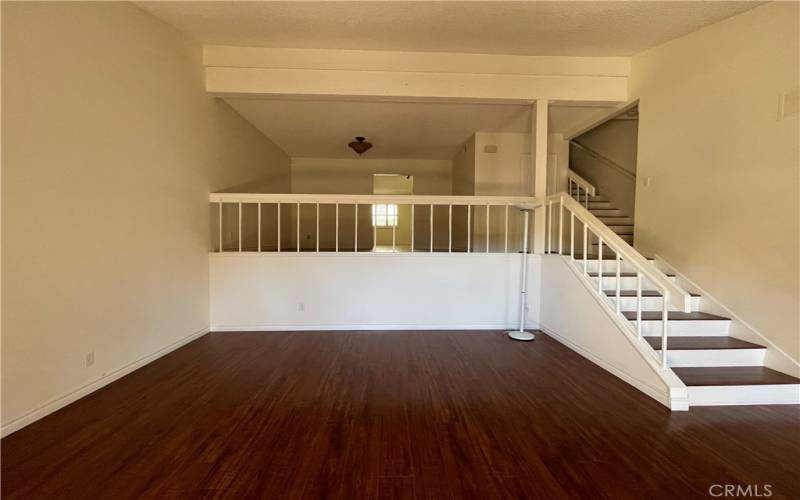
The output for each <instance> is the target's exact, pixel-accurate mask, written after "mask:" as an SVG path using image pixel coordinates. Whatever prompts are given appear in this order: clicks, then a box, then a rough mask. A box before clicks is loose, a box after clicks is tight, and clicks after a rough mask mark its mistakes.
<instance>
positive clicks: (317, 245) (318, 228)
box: [317, 202, 319, 253]
mask: <svg viewBox="0 0 800 500" xmlns="http://www.w3.org/2000/svg"><path fill="white" fill-rule="evenodd" d="M317 253H319V202H317Z"/></svg>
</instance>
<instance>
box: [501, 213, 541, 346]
mask: <svg viewBox="0 0 800 500" xmlns="http://www.w3.org/2000/svg"><path fill="white" fill-rule="evenodd" d="M529 215H530V210H528V209H524V210H522V219H523V228H522V234H523V238H522V273H521V274H522V285H520V291H519V330H509V331H508V332H506V333H507V334H508V336H509V337H510V338H512V339H514V340H523V341H529V340H533V339H534V338H536V337H535V336H534V335H533V334H532V333H531V332H526V331H525V306H526V305H527V298H528V217H529Z"/></svg>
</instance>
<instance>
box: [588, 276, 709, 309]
mask: <svg viewBox="0 0 800 500" xmlns="http://www.w3.org/2000/svg"><path fill="white" fill-rule="evenodd" d="M595 282H596V281H595ZM609 299H611V301H612V302H616V300H617V297H616V296H613V295H612V296H610V297H609ZM620 301H621V302H620V310H621V311H635V310H636V297H620ZM663 303H664V300H663V297H642V311H661V307H662V304H663ZM691 303H692V310H693V311H697V310H698V309H699V308H700V297H692V298H691ZM669 310H670V311H675V310H677V309H676V308H674V307H672V306H670V308H669Z"/></svg>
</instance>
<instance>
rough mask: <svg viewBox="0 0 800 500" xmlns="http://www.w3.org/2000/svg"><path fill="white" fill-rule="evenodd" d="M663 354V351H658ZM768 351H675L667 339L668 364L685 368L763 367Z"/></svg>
mask: <svg viewBox="0 0 800 500" xmlns="http://www.w3.org/2000/svg"><path fill="white" fill-rule="evenodd" d="M658 352H659V354H661V351H660V350H659V351H658ZM766 352H767V350H766V349H763V348H762V349H692V350H689V349H687V350H685V351H681V350H673V349H670V348H669V339H667V364H668V365H669V366H672V367H684V366H762V365H763V364H764V354H765V353H766Z"/></svg>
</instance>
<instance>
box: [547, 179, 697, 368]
mask: <svg viewBox="0 0 800 500" xmlns="http://www.w3.org/2000/svg"><path fill="white" fill-rule="evenodd" d="M556 205H557V207H556ZM545 207H546V210H547V217H546V219H547V221H548V229H547V241H546V242H545V244H546V246H545V249H546V251H547V252H548V253H555V252H558V253H559V254H566V255H569V256H570V258H571V260H572V261H573V262H579V263H581V261H582V266H581V267H582V275H583V278H584V279H585V280H586V281H587V282H588V283H590V284H591V285H593V286H594V285H595V282H594V281H592V279H591V277H590V276H589V272H588V248H589V247H588V240H589V238H590V237H595V238H596V239H597V243H598V244H597V254H596V255H594V256H593V258H592V259H591V260H594V259H597V282H596V288H595V292H596V293H597V294H598V295H599V296H601V297H602V299H603V303H605V304H606V305H607V306H608V307H609V308H611V309H612V311H613V313H614V314H617V315H620V316H623V317H624V314H623V313H624V312H625V311H621V310H620V304H621V296H620V288H621V287H620V283H621V271H622V264H623V263H627V264H628V265H629V266H630V267H632V268H633V269H634V272H635V273H636V311H635V312H636V317H635V322H634V323H631V322H630V321H626V324H628V325H630V331H629V333H630V334H631V335H633V336H635V338H636V339H638V340H639V341H642V280H643V278H647V280H648V281H649V282H650V283H651V284H652V285H653V287H654V288H655V289H656V290H657V291H658V292H659V293H660V294H661V296H662V298H663V300H662V307H661V352H660V353H657V352H656V350H655V349H653V348H651V350H652V352H653V354H654V356H655V357H656V359H657V360H658V361H659V362H660V363H661V367H662V369H666V368H667V332H668V328H669V307H670V305H672V306H673V307H675V309H676V310H678V311H683V312H691V311H692V303H691V295H690V294H689V293H688V292H687V291H686V290H684V289H682V288H681V287H679V286H678V285H676V284H675V283H674V282H672V281H671V280H670V279H669V278H667V276H666V275H664V273H662V272H661V271H659V270H658V269H656V268H655V266H653V265H652V264H651V263H650V262H649V261H648V260H647V259H646V258H645V257H643V256H642V255H641V254H640V253H639V252H637V251H636V250H635V249H634V248H633V247H632V246H630V245H629V244H628V243H627V242H626V241H625V240H623V239H622V238H620V237H619V235H617V234H616V233H615V232H614V231H612V230H611V229H609V228H608V226H606V225H605V224H603V223H602V222H601V221H600V220H599V219H597V217H595V216H594V215H593V214H592V213H591V212H589V211H588V210H587V209H586V208H585V207H584V206H582V205H581V203H579V202H578V201H576V200H575V199H573V198H572V197H571V196H570V195H568V194H566V193H558V194H554V195H552V196H549V197H547V200H546V205H545ZM555 210H558V222H557V223H554V222H553V214H554V212H555ZM565 210H566V211H567V212H568V214H567V215H568V217H569V224H568V226H567V225H565V222H564V211H565ZM576 220H577V221H578V222H579V223H580V224H581V225H582V231H583V235H582V243H583V254H582V255H580V256H576V253H575V231H576V228H575V226H576V224H575V221H576ZM567 237H568V239H569V248H568V249H566V248H565V242H564V240H565V238H567ZM554 240H556V241H554ZM604 245H605V246H607V247H608V248H610V249H611V250H612V251H613V252H614V254H615V257H614V261H615V266H614V271H613V277H614V282H615V290H614V299H613V301H612V300H610V299H609V298H608V296H607V294H606V292H605V290H603V273H604V269H603V246H604ZM626 319H627V318H626ZM645 343H646V342H645ZM646 344H647V343H646ZM647 345H648V346H650V344H647Z"/></svg>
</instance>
